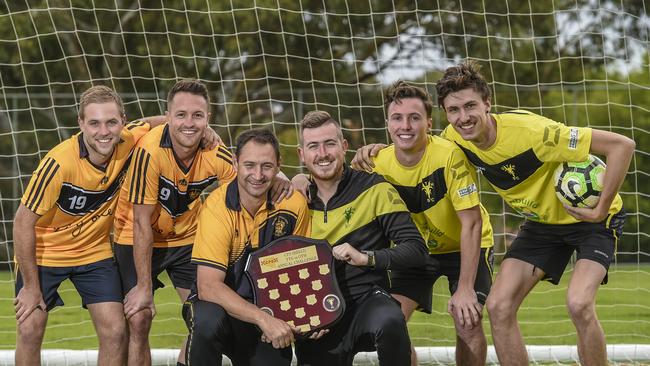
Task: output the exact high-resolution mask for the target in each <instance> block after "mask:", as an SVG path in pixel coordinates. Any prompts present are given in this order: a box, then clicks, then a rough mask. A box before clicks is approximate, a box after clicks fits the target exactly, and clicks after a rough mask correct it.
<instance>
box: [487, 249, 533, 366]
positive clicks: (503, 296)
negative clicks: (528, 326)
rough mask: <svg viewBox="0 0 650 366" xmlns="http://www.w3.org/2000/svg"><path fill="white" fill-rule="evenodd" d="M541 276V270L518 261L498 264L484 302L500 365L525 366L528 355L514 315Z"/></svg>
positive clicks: (513, 260) (509, 259) (509, 260)
mask: <svg viewBox="0 0 650 366" xmlns="http://www.w3.org/2000/svg"><path fill="white" fill-rule="evenodd" d="M543 276H544V272H543V271H542V270H540V269H539V268H535V267H534V266H533V265H532V264H529V263H526V262H524V261H521V260H519V259H514V258H507V259H506V260H504V261H503V263H502V264H501V269H500V270H499V273H498V274H497V277H496V279H495V281H494V284H493V285H492V289H490V295H489V296H488V298H487V302H486V306H487V310H488V314H489V316H490V327H491V329H492V337H493V339H494V347H495V348H496V351H497V357H498V358H499V362H500V363H501V365H505V366H527V365H528V354H527V353H526V347H525V346H524V340H523V338H522V336H521V331H520V330H519V324H518V323H517V311H518V310H519V306H521V303H522V302H523V301H524V298H525V297H526V295H528V293H529V292H530V290H532V289H533V287H535V285H536V284H537V282H539V280H540V279H542V277H543Z"/></svg>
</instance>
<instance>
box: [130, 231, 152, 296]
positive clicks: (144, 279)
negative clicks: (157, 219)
mask: <svg viewBox="0 0 650 366" xmlns="http://www.w3.org/2000/svg"><path fill="white" fill-rule="evenodd" d="M133 226H134V228H133V262H134V264H135V271H136V273H137V276H138V285H140V286H145V287H147V288H150V287H151V286H152V283H151V255H152V253H153V232H152V231H151V225H149V224H148V220H136V222H135V223H134V225H133Z"/></svg>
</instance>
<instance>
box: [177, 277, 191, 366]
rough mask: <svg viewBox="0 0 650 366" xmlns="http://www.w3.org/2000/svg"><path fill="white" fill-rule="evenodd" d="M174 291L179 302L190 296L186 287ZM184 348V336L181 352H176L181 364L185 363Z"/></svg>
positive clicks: (185, 344) (185, 343)
mask: <svg viewBox="0 0 650 366" xmlns="http://www.w3.org/2000/svg"><path fill="white" fill-rule="evenodd" d="M176 292H177V293H178V297H179V298H180V299H181V304H183V303H185V301H187V298H188V297H189V296H190V290H189V289H186V288H180V287H177V288H176ZM186 348H187V337H185V340H184V341H183V344H182V345H181V352H180V353H179V354H178V362H180V363H182V364H183V365H184V364H185V349H186Z"/></svg>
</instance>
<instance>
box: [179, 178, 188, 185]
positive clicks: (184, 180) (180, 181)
mask: <svg viewBox="0 0 650 366" xmlns="http://www.w3.org/2000/svg"><path fill="white" fill-rule="evenodd" d="M178 184H179V185H181V186H186V185H187V180H186V179H185V178H183V179H181V180H179V181H178Z"/></svg>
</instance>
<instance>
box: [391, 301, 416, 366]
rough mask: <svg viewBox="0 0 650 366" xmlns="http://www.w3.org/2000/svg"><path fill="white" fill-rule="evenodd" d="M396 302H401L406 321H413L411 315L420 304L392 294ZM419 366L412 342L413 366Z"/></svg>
mask: <svg viewBox="0 0 650 366" xmlns="http://www.w3.org/2000/svg"><path fill="white" fill-rule="evenodd" d="M391 295H392V296H393V298H395V300H397V301H399V303H400V307H401V308H402V314H404V319H406V321H407V322H408V321H409V320H410V319H411V315H413V312H414V311H415V309H416V308H417V307H418V303H417V302H415V301H413V300H411V299H409V298H408V297H406V296H402V295H397V294H391ZM417 365H418V355H417V353H415V347H413V342H411V366H417Z"/></svg>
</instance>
